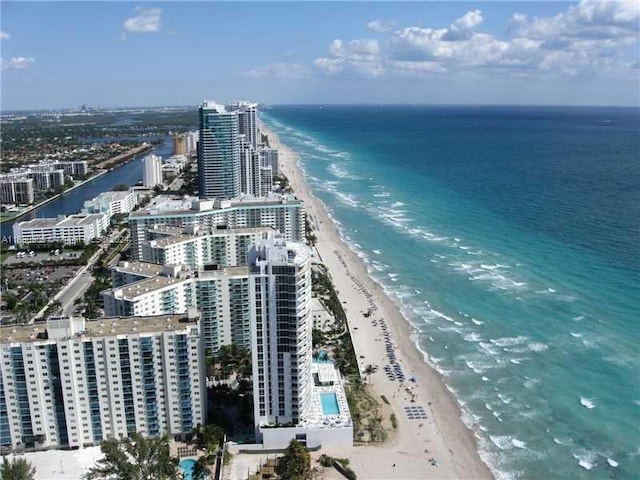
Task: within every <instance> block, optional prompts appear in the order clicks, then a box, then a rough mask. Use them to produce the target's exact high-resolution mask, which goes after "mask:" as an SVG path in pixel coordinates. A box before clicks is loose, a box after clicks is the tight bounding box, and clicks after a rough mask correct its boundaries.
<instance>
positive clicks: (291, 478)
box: [278, 440, 311, 480]
mask: <svg viewBox="0 0 640 480" xmlns="http://www.w3.org/2000/svg"><path fill="white" fill-rule="evenodd" d="M278 470H279V472H278V473H279V474H280V476H281V478H286V479H288V480H308V479H310V478H311V457H310V456H309V452H308V451H307V449H306V448H305V447H304V446H303V445H302V444H301V443H300V442H298V441H297V440H291V442H290V443H289V446H288V447H287V449H286V450H285V453H284V457H282V458H281V459H280V461H279V462H278Z"/></svg>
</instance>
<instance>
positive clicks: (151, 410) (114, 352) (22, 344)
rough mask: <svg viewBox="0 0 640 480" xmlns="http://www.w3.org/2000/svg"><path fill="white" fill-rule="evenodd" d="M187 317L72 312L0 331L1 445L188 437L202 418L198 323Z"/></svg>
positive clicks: (34, 446) (70, 444)
mask: <svg viewBox="0 0 640 480" xmlns="http://www.w3.org/2000/svg"><path fill="white" fill-rule="evenodd" d="M182 317H184V318H182ZM182 317H177V316H164V317H147V318H137V319H135V320H132V319H121V318H103V319H100V320H96V321H93V322H85V321H84V319H69V318H68V317H67V318H58V319H52V320H49V321H48V322H47V324H46V328H43V327H42V326H38V325H36V326H34V325H28V326H19V327H13V328H11V329H9V328H3V329H0V338H1V339H2V343H1V344H0V449H4V450H8V451H20V450H24V449H47V448H74V447H75V448H77V447H80V448H81V447H84V446H90V445H97V444H99V443H100V442H101V441H102V440H104V439H106V438H110V437H114V438H118V437H120V436H128V435H130V434H131V433H133V432H140V433H142V434H143V435H145V436H147V435H148V436H155V435H164V434H167V435H173V436H180V435H183V434H186V433H189V432H190V431H191V429H192V428H193V427H194V426H196V425H197V424H198V423H203V422H204V419H205V414H206V404H205V402H206V393H205V392H206V383H205V378H204V377H205V365H204V355H203V352H202V341H201V334H200V327H199V325H198V322H197V320H196V319H189V318H186V317H185V316H182Z"/></svg>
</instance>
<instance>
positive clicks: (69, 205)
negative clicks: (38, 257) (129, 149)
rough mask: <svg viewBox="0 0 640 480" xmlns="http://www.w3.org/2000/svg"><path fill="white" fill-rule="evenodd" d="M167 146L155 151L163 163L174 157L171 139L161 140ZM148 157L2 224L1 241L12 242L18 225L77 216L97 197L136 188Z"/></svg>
mask: <svg viewBox="0 0 640 480" xmlns="http://www.w3.org/2000/svg"><path fill="white" fill-rule="evenodd" d="M162 138H163V140H164V144H162V145H160V146H158V147H156V148H155V149H154V150H153V151H152V152H150V153H154V154H155V155H161V156H162V158H163V159H166V158H167V157H169V156H170V155H171V153H172V149H173V144H172V142H171V137H169V136H166V137H162ZM147 155H149V153H145V154H143V155H141V156H139V157H136V158H135V159H133V160H131V161H130V162H128V163H125V164H124V165H122V166H120V167H118V168H116V169H114V170H112V171H110V172H107V173H105V174H104V175H101V176H99V177H98V178H94V179H93V180H91V181H90V182H87V183H85V184H84V185H82V186H80V187H78V188H76V189H74V190H72V191H70V192H67V193H64V194H62V195H61V196H60V197H58V198H56V199H55V200H52V201H51V202H49V203H46V204H44V205H42V206H41V207H38V208H36V209H35V210H32V211H30V212H29V213H27V214H25V215H23V216H21V217H20V218H18V219H16V220H15V221H11V222H4V223H2V227H1V233H2V240H3V241H9V242H10V243H13V242H11V240H12V238H13V224H14V223H15V222H24V221H26V220H31V219H33V218H51V217H57V216H58V215H71V214H73V213H78V212H79V211H80V210H81V209H82V207H83V205H84V202H85V201H87V200H91V199H92V198H95V197H97V196H98V195H99V194H100V193H102V192H108V191H110V190H112V189H113V187H115V186H116V185H118V184H122V183H124V184H126V185H130V186H133V185H135V184H136V183H138V182H139V181H140V180H142V158H143V157H145V156H147Z"/></svg>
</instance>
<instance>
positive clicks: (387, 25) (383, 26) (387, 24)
mask: <svg viewBox="0 0 640 480" xmlns="http://www.w3.org/2000/svg"><path fill="white" fill-rule="evenodd" d="M395 24H396V22H395V21H394V20H372V21H371V22H369V23H367V28H368V29H369V30H372V31H374V32H380V33H382V32H388V31H389V30H391V29H392V28H393V27H394V26H395Z"/></svg>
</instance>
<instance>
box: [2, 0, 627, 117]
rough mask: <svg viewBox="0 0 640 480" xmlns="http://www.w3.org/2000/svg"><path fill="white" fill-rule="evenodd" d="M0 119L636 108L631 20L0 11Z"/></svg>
mask: <svg viewBox="0 0 640 480" xmlns="http://www.w3.org/2000/svg"><path fill="white" fill-rule="evenodd" d="M0 13H1V18H2V21H1V22H2V23H1V25H0V45H1V50H2V60H1V67H2V104H1V108H2V111H11V110H39V109H59V108H79V107H80V106H81V105H83V104H84V105H88V106H91V107H126V106H139V107H154V106H162V105H194V107H195V106H196V105H199V104H200V103H202V101H203V100H204V99H205V98H206V99H214V100H216V101H218V102H220V103H228V102H230V101H233V100H244V99H250V100H252V101H256V102H259V103H267V104H269V103H271V104H277V103H287V104H296V103H311V104H322V103H325V104H326V103H416V104H493V105H499V104H505V105H517V104H526V105H612V106H618V105H619V106H638V105H640V93H639V90H640V89H639V87H640V81H639V78H640V77H639V75H640V58H639V54H638V45H639V34H640V32H639V30H640V27H639V25H640V9H638V6H637V3H636V2H635V1H634V0H625V1H592V0H585V1H582V2H533V3H530V2H410V3H397V2H395V3H394V2H352V3H322V2H280V3H271V2H253V3H248V2H235V3H230V2H211V3H205V2H194V3H182V2H181V3H178V2H172V3H167V2H147V1H145V2H140V3H128V2H114V3H106V2H68V3H58V2H16V1H5V2H2V4H1V5H0Z"/></svg>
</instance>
